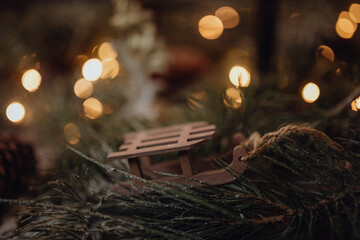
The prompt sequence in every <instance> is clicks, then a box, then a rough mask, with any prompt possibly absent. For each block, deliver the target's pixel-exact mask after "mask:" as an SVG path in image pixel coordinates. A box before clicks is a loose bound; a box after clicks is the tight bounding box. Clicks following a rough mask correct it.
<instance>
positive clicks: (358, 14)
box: [349, 3, 360, 23]
mask: <svg viewBox="0 0 360 240" xmlns="http://www.w3.org/2000/svg"><path fill="white" fill-rule="evenodd" d="M349 13H350V14H352V15H353V16H354V17H355V19H356V22H357V23H360V4H358V3H353V4H351V5H350V8H349Z"/></svg>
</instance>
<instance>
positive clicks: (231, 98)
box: [223, 88, 242, 109]
mask: <svg viewBox="0 0 360 240" xmlns="http://www.w3.org/2000/svg"><path fill="white" fill-rule="evenodd" d="M223 101H224V104H225V105H226V106H228V107H231V108H234V109H237V108H240V107H241V103H242V97H241V92H240V90H239V89H236V88H228V89H226V90H225V95H224V98H223Z"/></svg>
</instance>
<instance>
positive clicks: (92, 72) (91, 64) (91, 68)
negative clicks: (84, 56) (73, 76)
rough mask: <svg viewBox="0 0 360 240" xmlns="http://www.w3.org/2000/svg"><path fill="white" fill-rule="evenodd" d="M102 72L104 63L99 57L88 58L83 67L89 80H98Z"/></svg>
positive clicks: (85, 76)
mask: <svg viewBox="0 0 360 240" xmlns="http://www.w3.org/2000/svg"><path fill="white" fill-rule="evenodd" d="M101 73H102V64H101V62H100V60H99V59H97V58H91V59H89V60H87V61H86V62H85V63H84V65H83V68H82V74H83V76H84V78H85V79H86V80H88V81H96V80H98V79H99V77H100V76H101Z"/></svg>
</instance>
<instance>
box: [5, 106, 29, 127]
mask: <svg viewBox="0 0 360 240" xmlns="http://www.w3.org/2000/svg"><path fill="white" fill-rule="evenodd" d="M6 116H7V118H8V119H9V120H10V121H11V122H14V123H19V122H21V121H22V120H23V119H24V117H25V108H24V106H23V105H22V104H21V103H19V102H12V103H10V104H9V106H8V107H7V108H6Z"/></svg>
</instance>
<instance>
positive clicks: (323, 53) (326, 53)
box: [316, 45, 335, 62]
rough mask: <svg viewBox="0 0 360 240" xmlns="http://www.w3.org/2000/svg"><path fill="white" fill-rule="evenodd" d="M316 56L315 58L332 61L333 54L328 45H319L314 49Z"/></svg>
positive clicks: (333, 58)
mask: <svg viewBox="0 0 360 240" xmlns="http://www.w3.org/2000/svg"><path fill="white" fill-rule="evenodd" d="M316 58H317V59H321V58H325V59H327V60H329V61H330V62H334V60H335V54H334V52H333V50H332V49H331V48H330V47H328V46H326V45H320V46H319V47H318V49H317V51H316Z"/></svg>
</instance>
